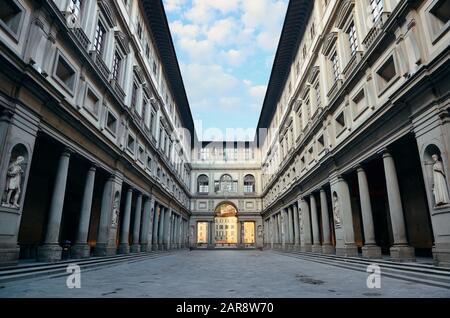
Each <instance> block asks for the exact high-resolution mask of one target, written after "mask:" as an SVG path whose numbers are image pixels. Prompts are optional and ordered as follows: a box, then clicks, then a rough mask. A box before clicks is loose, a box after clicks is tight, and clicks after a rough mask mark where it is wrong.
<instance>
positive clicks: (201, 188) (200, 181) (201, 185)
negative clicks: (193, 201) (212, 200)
mask: <svg viewBox="0 0 450 318" xmlns="http://www.w3.org/2000/svg"><path fill="white" fill-rule="evenodd" d="M197 191H198V192H199V193H208V192H209V179H208V177H207V176H205V175H204V174H202V175H200V176H199V177H198V178H197Z"/></svg>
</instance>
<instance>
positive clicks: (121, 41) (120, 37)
mask: <svg viewBox="0 0 450 318" xmlns="http://www.w3.org/2000/svg"><path fill="white" fill-rule="evenodd" d="M114 37H115V39H116V42H117V44H118V45H119V47H120V48H121V49H122V51H123V52H124V54H125V55H127V54H130V40H129V38H128V37H127V36H126V35H125V34H124V33H123V32H121V31H115V32H114Z"/></svg>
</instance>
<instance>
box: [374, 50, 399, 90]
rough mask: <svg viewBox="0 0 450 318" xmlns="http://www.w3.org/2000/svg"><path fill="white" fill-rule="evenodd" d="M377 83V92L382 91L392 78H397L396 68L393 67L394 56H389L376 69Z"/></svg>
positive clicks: (391, 81) (392, 80)
mask: <svg viewBox="0 0 450 318" xmlns="http://www.w3.org/2000/svg"><path fill="white" fill-rule="evenodd" d="M376 74H377V84H378V90H379V92H384V90H386V89H387V88H388V87H389V86H390V84H391V83H393V82H394V79H395V78H397V70H396V67H395V61H394V56H391V57H389V58H388V59H387V60H386V62H384V64H383V65H382V66H381V67H380V68H379V69H378V71H377V72H376Z"/></svg>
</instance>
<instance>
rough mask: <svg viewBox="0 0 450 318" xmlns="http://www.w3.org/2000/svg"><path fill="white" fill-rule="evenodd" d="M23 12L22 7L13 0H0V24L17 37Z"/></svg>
mask: <svg viewBox="0 0 450 318" xmlns="http://www.w3.org/2000/svg"><path fill="white" fill-rule="evenodd" d="M23 12H24V10H23V8H22V7H21V6H20V5H19V3H18V2H16V1H15V0H2V1H0V22H1V23H0V25H1V26H2V27H4V28H5V29H6V30H8V31H10V32H11V33H12V34H13V35H14V36H15V37H17V36H18V35H19V31H20V26H21V24H22V17H23Z"/></svg>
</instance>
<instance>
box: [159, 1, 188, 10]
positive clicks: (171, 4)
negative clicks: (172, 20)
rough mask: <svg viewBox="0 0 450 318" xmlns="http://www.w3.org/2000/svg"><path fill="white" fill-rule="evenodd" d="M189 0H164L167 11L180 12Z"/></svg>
mask: <svg viewBox="0 0 450 318" xmlns="http://www.w3.org/2000/svg"><path fill="white" fill-rule="evenodd" d="M186 3H187V0H164V9H165V10H166V11H167V12H169V13H170V12H179V11H180V10H181V8H182V7H183V5H185V4H186Z"/></svg>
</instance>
